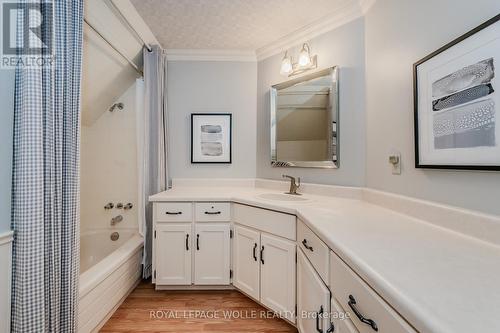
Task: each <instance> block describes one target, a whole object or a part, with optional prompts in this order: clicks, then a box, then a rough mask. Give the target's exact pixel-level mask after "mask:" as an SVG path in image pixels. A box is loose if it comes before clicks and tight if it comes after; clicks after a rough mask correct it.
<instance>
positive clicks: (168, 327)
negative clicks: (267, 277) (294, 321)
mask: <svg viewBox="0 0 500 333" xmlns="http://www.w3.org/2000/svg"><path fill="white" fill-rule="evenodd" d="M270 315H271V313H269V312H268V311H266V310H265V309H264V308H263V307H262V306H260V305H259V304H257V303H255V302H254V301H252V300H251V299H249V298H248V297H246V296H244V295H243V294H241V293H240V292H238V291H233V290H231V291H155V290H154V286H153V285H152V284H151V283H150V282H149V281H148V282H142V283H141V284H139V286H138V287H137V288H136V289H135V290H134V291H133V292H132V293H131V294H130V295H129V296H128V297H127V299H126V300H125V301H124V302H123V304H122V305H121V306H120V307H119V308H118V310H116V312H115V313H114V314H113V316H112V317H111V318H110V319H109V321H108V322H107V323H106V324H105V325H104V327H103V328H102V329H101V331H100V332H178V333H181V332H233V333H237V332H246V333H249V332H280V333H288V332H297V330H296V329H295V328H294V327H293V326H292V325H290V324H288V323H287V322H285V321H283V320H281V319H279V318H269V317H270Z"/></svg>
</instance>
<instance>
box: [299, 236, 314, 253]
mask: <svg viewBox="0 0 500 333" xmlns="http://www.w3.org/2000/svg"><path fill="white" fill-rule="evenodd" d="M302 245H304V247H305V248H306V249H308V250H309V251H311V252H314V250H313V247H312V246H309V245H307V239H305V238H304V240H303V241H302Z"/></svg>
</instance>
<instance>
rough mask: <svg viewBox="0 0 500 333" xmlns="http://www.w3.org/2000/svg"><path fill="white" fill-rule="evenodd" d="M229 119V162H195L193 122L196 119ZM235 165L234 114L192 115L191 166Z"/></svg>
mask: <svg viewBox="0 0 500 333" xmlns="http://www.w3.org/2000/svg"><path fill="white" fill-rule="evenodd" d="M210 116H218V117H220V116H226V117H229V161H195V158H194V149H193V146H194V142H193V125H194V124H193V122H194V118H195V117H210ZM232 163H233V115H232V113H191V164H232Z"/></svg>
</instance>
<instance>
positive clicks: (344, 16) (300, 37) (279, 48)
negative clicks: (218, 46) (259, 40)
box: [255, 0, 376, 61]
mask: <svg viewBox="0 0 500 333" xmlns="http://www.w3.org/2000/svg"><path fill="white" fill-rule="evenodd" d="M375 1H376V0H358V1H352V2H351V3H350V4H348V5H346V6H344V7H342V8H340V9H339V10H338V11H337V12H336V13H335V14H333V15H329V16H326V17H324V18H323V19H321V20H319V21H316V22H314V23H312V24H310V25H307V26H305V27H303V28H300V29H298V30H295V31H294V32H292V33H290V34H288V35H286V36H283V37H282V38H280V39H278V40H275V41H273V42H272V43H269V44H267V45H265V46H263V47H260V48H258V49H257V50H256V51H255V53H256V55H257V61H261V60H264V59H266V58H268V57H270V56H273V55H275V54H278V53H281V52H284V51H285V50H287V49H289V48H291V47H294V46H297V45H299V44H301V43H303V42H305V41H307V40H310V39H313V38H315V37H317V36H319V35H322V34H324V33H326V32H328V31H332V30H334V29H336V28H338V27H340V26H342V25H344V24H346V23H349V22H351V21H353V20H355V19H357V18H359V17H362V16H363V15H364V14H365V13H366V12H367V11H368V10H369V8H370V7H371V6H372V5H373V4H374V3H375Z"/></svg>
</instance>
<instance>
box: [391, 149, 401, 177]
mask: <svg viewBox="0 0 500 333" xmlns="http://www.w3.org/2000/svg"><path fill="white" fill-rule="evenodd" d="M389 163H390V164H391V168H392V174H393V175H400V174H401V153H400V152H392V153H391V154H390V155H389Z"/></svg>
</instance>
